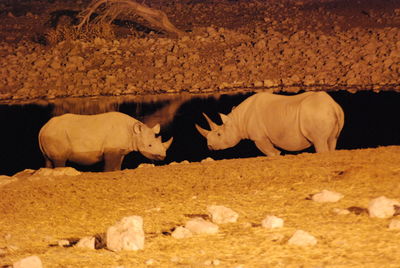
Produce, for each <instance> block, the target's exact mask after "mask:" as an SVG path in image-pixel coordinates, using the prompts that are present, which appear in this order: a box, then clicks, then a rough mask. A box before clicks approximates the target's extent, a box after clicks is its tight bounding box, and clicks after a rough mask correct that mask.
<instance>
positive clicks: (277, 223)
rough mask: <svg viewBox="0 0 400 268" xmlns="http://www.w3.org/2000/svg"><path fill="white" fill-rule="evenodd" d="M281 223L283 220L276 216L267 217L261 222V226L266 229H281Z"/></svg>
mask: <svg viewBox="0 0 400 268" xmlns="http://www.w3.org/2000/svg"><path fill="white" fill-rule="evenodd" d="M283 223H284V221H283V219H281V218H278V217H276V216H270V215H268V216H267V217H266V218H265V219H263V220H262V222H261V226H262V227H264V228H267V229H273V228H282V227H283Z"/></svg>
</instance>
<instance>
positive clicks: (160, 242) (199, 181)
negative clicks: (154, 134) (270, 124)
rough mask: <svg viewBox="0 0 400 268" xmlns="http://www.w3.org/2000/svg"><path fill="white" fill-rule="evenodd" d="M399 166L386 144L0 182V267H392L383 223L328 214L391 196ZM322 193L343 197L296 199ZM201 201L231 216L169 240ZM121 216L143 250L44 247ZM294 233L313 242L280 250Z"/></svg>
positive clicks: (392, 242)
mask: <svg viewBox="0 0 400 268" xmlns="http://www.w3.org/2000/svg"><path fill="white" fill-rule="evenodd" d="M399 160H400V147H398V146H391V147H381V148H377V149H363V150H354V151H345V150H343V151H342V150H340V151H335V152H332V153H324V154H301V155H297V156H279V157H258V158H249V159H241V160H237V159H234V160H220V161H211V162H203V163H190V164H177V165H168V166H158V167H142V168H137V169H134V170H124V171H121V172H111V173H84V174H81V175H78V176H58V177H55V176H45V177H29V176H22V175H21V174H20V175H19V178H17V179H16V180H14V181H13V182H10V183H8V184H5V185H3V186H2V187H0V195H1V197H2V198H1V199H0V214H1V217H0V226H1V229H0V250H1V251H0V264H10V263H12V262H14V261H16V260H19V259H20V258H23V257H26V256H30V255H37V256H39V257H40V258H41V259H42V261H43V263H44V267H145V266H150V265H146V262H148V261H149V260H152V261H153V266H154V267H207V266H210V263H211V262H212V261H214V263H215V260H218V262H219V267H397V266H398V263H399V261H400V257H399V254H397V253H398V243H399V239H400V231H399V230H390V229H388V224H389V222H390V221H391V219H377V218H370V217H369V216H368V215H367V214H366V213H362V214H360V215H356V214H354V213H351V214H349V215H338V214H336V213H335V212H334V208H339V209H345V208H349V207H352V206H356V207H361V208H365V207H367V206H368V202H369V201H370V200H371V199H373V198H376V197H379V196H382V195H384V196H386V197H388V198H399V196H400V187H399V183H398V179H399V177H400V166H399ZM14 178H15V177H14ZM324 189H328V190H331V191H337V192H340V193H342V194H343V195H344V198H343V199H341V200H340V201H339V202H337V203H316V202H314V201H311V200H308V198H307V197H309V196H310V194H314V193H317V192H320V191H322V190H324ZM212 204H215V205H223V206H226V207H229V208H231V209H233V210H234V211H236V212H237V213H239V219H238V221H237V222H236V223H230V224H225V225H220V230H219V233H218V234H214V235H195V236H193V237H191V238H185V239H175V238H173V237H171V236H170V235H169V234H170V231H171V229H173V228H174V227H177V226H180V225H184V224H185V222H186V221H187V220H189V219H190V218H191V217H194V216H195V215H202V214H206V213H207V212H206V208H207V206H208V205H212ZM129 215H139V216H142V217H143V219H144V230H145V234H146V240H145V248H144V249H143V250H140V251H136V252H119V253H115V252H111V251H108V250H106V249H100V250H90V249H79V248H74V247H72V248H71V247H70V248H64V247H60V246H54V247H51V246H49V245H51V244H57V242H58V241H59V240H61V239H71V238H75V239H76V238H81V237H84V236H91V235H95V234H98V233H103V232H105V231H106V229H107V228H108V227H109V226H111V225H113V224H114V223H115V222H117V221H118V220H120V219H121V218H122V217H125V216H129ZM267 215H275V216H278V217H281V218H283V219H284V220H285V226H284V227H283V228H281V229H275V230H267V229H264V228H263V227H261V226H260V224H261V221H262V220H263V219H264V218H265V217H266V216H267ZM397 218H398V216H397ZM298 229H301V230H305V231H307V232H309V233H310V234H312V235H313V236H315V237H316V238H317V239H318V243H317V245H315V246H309V247H299V246H290V245H288V244H287V241H288V239H289V238H290V237H291V236H292V235H293V233H294V232H295V231H296V230H298ZM218 262H216V263H218ZM211 266H212V265H211Z"/></svg>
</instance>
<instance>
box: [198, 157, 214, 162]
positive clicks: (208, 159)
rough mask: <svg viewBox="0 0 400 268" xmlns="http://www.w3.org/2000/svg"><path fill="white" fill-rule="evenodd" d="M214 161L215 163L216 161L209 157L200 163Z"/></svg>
mask: <svg viewBox="0 0 400 268" xmlns="http://www.w3.org/2000/svg"><path fill="white" fill-rule="evenodd" d="M212 161H215V160H214V159H212V158H211V157H207V158H206V159H203V160H201V161H200V163H205V162H212Z"/></svg>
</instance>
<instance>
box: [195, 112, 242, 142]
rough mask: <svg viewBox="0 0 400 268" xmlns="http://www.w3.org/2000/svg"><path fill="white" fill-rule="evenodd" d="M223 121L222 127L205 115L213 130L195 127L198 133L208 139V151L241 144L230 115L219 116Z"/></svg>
mask: <svg viewBox="0 0 400 268" xmlns="http://www.w3.org/2000/svg"><path fill="white" fill-rule="evenodd" d="M219 115H220V117H221V120H222V125H218V124H216V123H214V122H213V121H212V120H211V119H210V118H209V117H208V116H207V115H206V114H205V113H203V116H204V117H205V118H206V120H207V122H208V124H209V125H210V128H211V130H206V129H204V128H201V127H200V126H199V125H197V124H196V125H195V126H196V129H197V131H199V133H200V134H201V135H202V136H203V137H205V138H206V139H207V145H208V149H210V150H223V149H226V148H230V147H233V146H235V145H236V144H238V143H239V141H240V137H239V135H238V131H237V128H236V126H235V124H234V122H233V120H232V118H231V117H229V115H225V114H222V113H220V114H219Z"/></svg>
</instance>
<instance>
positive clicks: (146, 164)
mask: <svg viewBox="0 0 400 268" xmlns="http://www.w3.org/2000/svg"><path fill="white" fill-rule="evenodd" d="M145 167H146V168H147V167H155V165H154V164H149V163H142V164H140V165H139V166H138V168H145Z"/></svg>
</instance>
